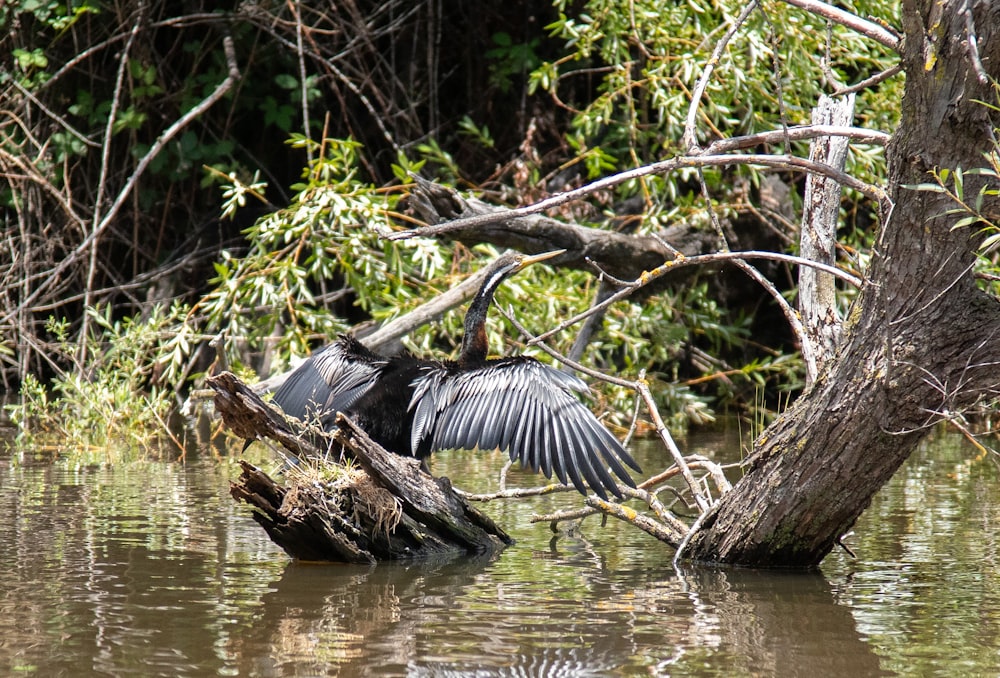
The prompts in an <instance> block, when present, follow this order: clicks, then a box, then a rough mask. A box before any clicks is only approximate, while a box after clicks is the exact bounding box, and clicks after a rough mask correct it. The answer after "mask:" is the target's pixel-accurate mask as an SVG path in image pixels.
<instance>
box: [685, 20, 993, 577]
mask: <svg viewBox="0 0 1000 678" xmlns="http://www.w3.org/2000/svg"><path fill="white" fill-rule="evenodd" d="M965 8H971V15H970V16H969V17H966V15H965V13H964V12H963V9H965ZM967 18H968V19H971V21H967ZM903 27H904V31H905V40H904V42H903V47H902V49H903V51H904V54H903V57H902V58H903V66H904V70H905V73H906V79H907V81H906V94H905V97H904V99H903V102H902V120H901V123H900V127H899V130H898V131H897V133H896V134H895V136H894V138H893V141H892V143H891V144H890V145H889V147H888V150H887V152H888V154H889V155H888V161H889V166H890V175H889V185H890V199H891V201H892V204H893V206H892V207H889V206H884V208H883V213H882V220H883V226H882V231H881V233H880V235H879V238H878V241H877V243H876V245H875V248H874V255H875V256H874V258H873V263H872V266H871V272H870V277H869V279H868V282H867V284H866V285H865V287H864V289H863V291H862V293H861V295H860V297H859V299H858V300H857V301H856V303H855V305H854V308H853V309H852V311H851V314H850V316H849V318H848V320H847V324H846V327H845V336H844V337H843V341H842V343H841V344H840V347H839V350H838V353H837V354H836V355H835V356H834V358H833V359H832V360H831V361H830V362H829V363H828V365H827V368H826V369H825V370H824V371H823V372H822V373H821V375H820V377H819V379H818V380H817V381H816V383H815V384H813V385H812V387H811V388H810V389H809V391H808V392H807V393H805V394H804V395H803V396H802V397H801V398H799V400H798V401H797V402H796V403H795V404H794V405H793V406H792V407H791V408H790V409H789V410H788V411H786V412H785V413H784V414H783V415H782V416H781V417H779V419H778V420H776V421H775V422H774V423H773V424H772V425H771V426H770V427H768V428H767V429H766V430H765V431H764V432H763V434H762V435H761V436H760V437H759V439H758V440H757V442H756V449H755V452H754V456H753V458H752V459H751V462H750V464H749V467H748V470H747V473H746V475H745V476H744V477H743V479H742V480H741V481H740V482H739V483H738V484H737V485H736V486H735V488H734V489H733V491H732V492H730V493H729V494H727V495H726V496H724V497H723V498H722V500H721V501H720V502H719V504H718V505H717V506H716V507H715V508H714V510H713V511H712V513H711V514H710V515H709V516H708V517H707V519H706V520H704V521H703V523H702V525H701V528H700V530H699V531H698V532H697V533H696V534H695V535H694V536H693V538H692V540H691V541H690V543H689V545H688V547H687V550H686V551H685V553H684V555H685V556H686V557H688V558H692V559H696V560H706V561H715V562H722V563H734V564H740V565H748V566H810V565H816V564H818V563H819V562H820V561H821V560H822V559H823V557H824V556H825V555H826V554H827V553H829V551H830V550H831V549H832V548H833V546H834V545H835V543H836V541H837V539H838V538H839V536H840V535H841V534H843V533H845V532H846V531H847V530H848V529H849V528H850V527H851V526H852V525H853V524H854V522H855V520H856V519H857V518H858V516H859V515H860V514H861V512H862V511H863V510H864V509H865V508H866V507H867V506H868V505H869V503H870V502H871V499H872V496H873V495H874V494H875V492H876V491H877V490H878V489H879V488H880V487H882V485H883V484H884V483H885V482H886V481H888V480H889V478H890V477H891V476H892V475H893V473H894V472H895V471H896V470H897V469H898V468H899V466H900V465H901V464H902V463H903V462H904V461H905V460H906V458H907V457H908V456H909V455H910V453H911V452H912V451H913V449H914V448H915V446H916V445H917V443H918V442H919V441H920V440H921V438H923V437H924V436H925V435H926V434H927V432H928V431H929V430H930V428H931V427H932V426H933V425H934V424H936V423H937V422H940V421H942V420H944V419H947V418H948V417H949V414H950V413H955V412H960V411H962V410H963V409H965V408H968V407H970V406H972V405H974V404H975V403H976V402H978V401H981V400H982V399H984V398H995V397H997V395H998V393H1000V367H998V366H1000V304H998V303H997V301H996V299H994V298H992V297H990V296H988V295H986V294H984V293H983V292H981V291H979V290H978V289H977V287H976V285H975V280H974V277H973V274H972V266H973V263H974V259H975V250H976V247H977V246H978V245H979V244H980V243H981V242H982V236H981V235H978V234H977V231H978V230H979V228H980V227H981V226H982V224H979V225H973V226H972V227H971V228H970V227H964V228H953V227H954V225H955V223H956V221H957V220H958V219H959V218H961V216H963V215H957V216H956V215H954V214H952V215H947V214H945V213H946V212H947V211H948V210H953V209H954V208H955V207H956V204H955V203H954V202H953V201H952V200H951V199H950V198H949V197H948V196H947V195H944V194H942V193H937V192H929V191H917V190H914V188H913V186H914V185H916V184H926V183H928V182H931V181H932V180H933V179H932V174H931V172H932V171H933V170H935V169H941V168H949V169H951V170H954V169H956V168H965V169H969V168H973V167H981V166H983V165H985V164H986V163H985V160H984V159H983V153H986V152H989V151H991V150H994V146H993V144H994V143H995V137H994V136H993V132H994V130H995V129H996V128H997V127H998V125H1000V115H998V113H997V111H996V110H995V109H991V108H990V107H989V106H987V105H984V104H983V103H979V102H987V103H989V102H993V103H995V102H996V91H995V90H994V89H993V88H992V86H990V85H989V84H987V81H986V78H985V77H981V75H982V70H981V69H983V68H985V71H986V72H987V73H988V74H989V75H990V76H991V77H993V78H998V77H1000V3H995V2H992V3H991V2H987V1H985V0H982V1H978V2H977V1H975V0H973V1H971V2H966V1H965V0H945V1H944V2H938V1H935V0H904V2H903ZM970 29H971V30H972V31H974V32H975V33H977V34H978V42H977V41H976V38H977V35H970ZM970 44H972V45H973V47H978V53H976V50H975V49H970ZM977 100H978V102H977ZM991 116H992V117H991ZM982 181H983V178H982V177H978V176H967V177H966V181H965V186H964V191H965V194H966V196H967V197H969V198H970V200H971V199H972V198H974V197H975V196H976V195H977V194H978V192H979V189H980V187H981V185H982ZM993 182H994V184H995V182H996V180H995V179H993ZM908 186H909V187H908ZM994 188H996V186H995V185H994ZM983 211H984V213H985V214H987V215H988V216H989V217H990V218H991V219H992V220H994V222H995V221H996V220H997V219H998V217H1000V204H998V199H997V197H996V196H995V195H993V196H987V197H986V199H985V202H984V205H983Z"/></svg>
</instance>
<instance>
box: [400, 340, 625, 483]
mask: <svg viewBox="0 0 1000 678" xmlns="http://www.w3.org/2000/svg"><path fill="white" fill-rule="evenodd" d="M413 385H414V387H415V388H414V393H413V397H412V399H411V401H410V409H411V410H412V411H413V427H412V429H411V440H410V442H411V445H412V451H413V454H414V455H415V456H424V455H426V454H428V453H430V452H433V451H435V450H442V449H450V448H461V449H473V448H475V447H478V448H480V449H483V450H492V449H496V448H500V449H501V450H504V451H506V452H508V454H510V458H511V459H512V460H518V461H520V462H521V464H522V465H523V466H526V467H529V468H531V469H532V470H534V471H541V472H542V473H543V474H544V475H545V477H547V478H551V477H552V474H553V473H554V474H555V475H556V476H557V477H558V478H559V480H560V481H561V482H562V483H563V484H568V482H572V483H573V485H574V487H576V489H577V490H579V491H580V492H581V493H582V494H586V493H587V490H586V487H585V486H584V480H586V482H587V484H588V485H590V487H591V489H593V491H594V492H595V493H597V495H598V496H600V497H602V498H605V499H606V498H607V494H606V492H605V490H608V491H610V492H611V493H612V494H614V495H615V496H618V497H620V496H621V492H620V490H619V489H618V484H617V482H616V481H615V479H614V478H613V477H612V475H611V473H609V471H608V467H609V466H610V468H611V471H612V472H613V473H614V474H615V475H617V476H618V477H619V478H620V479H621V481H622V482H623V483H625V484H627V485H629V486H631V487H635V483H634V482H633V481H632V478H631V477H630V476H629V474H628V471H627V470H626V469H625V465H628V466H630V467H632V468H633V469H635V470H636V471H639V470H641V469H640V468H639V466H638V464H636V462H635V460H634V459H632V457H631V456H630V455H629V454H628V452H626V451H625V449H624V448H623V447H622V445H621V443H619V442H618V439H617V438H615V437H614V436H613V435H612V434H611V432H610V431H608V430H607V429H606V428H605V427H604V426H603V425H602V424H601V423H600V422H599V421H597V418H596V417H594V415H593V413H591V411H590V410H588V409H587V408H586V407H585V406H584V405H583V403H581V402H580V401H579V400H577V398H576V396H575V395H574V394H573V392H574V391H576V392H581V393H582V392H586V391H587V385H586V384H585V383H584V382H583V381H581V380H580V379H578V378H577V377H575V376H573V375H570V374H566V373H565V372H560V371H559V370H556V369H553V368H551V367H548V366H547V365H544V364H542V363H540V362H538V361H537V360H534V359H533V358H526V357H515V358H506V359H503V360H496V361H490V362H488V363H486V364H485V365H484V366H483V367H481V368H476V369H472V370H462V369H460V368H457V367H452V366H448V365H440V366H432V367H428V368H426V369H425V370H424V372H423V374H421V376H420V377H418V378H417V379H416V381H415V382H414V384H413Z"/></svg>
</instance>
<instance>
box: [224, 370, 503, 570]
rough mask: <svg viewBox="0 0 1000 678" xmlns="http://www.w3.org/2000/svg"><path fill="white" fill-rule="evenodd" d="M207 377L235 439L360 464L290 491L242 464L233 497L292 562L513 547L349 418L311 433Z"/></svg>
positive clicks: (232, 384) (228, 381) (242, 391)
mask: <svg viewBox="0 0 1000 678" xmlns="http://www.w3.org/2000/svg"><path fill="white" fill-rule="evenodd" d="M208 383H209V385H210V386H211V387H212V388H213V389H214V390H215V392H216V395H215V407H216V410H217V411H218V412H219V413H220V414H221V415H222V418H223V421H224V422H225V423H226V425H227V426H228V427H229V428H230V429H231V430H232V431H233V432H234V433H236V435H238V436H240V437H242V438H245V439H248V440H254V439H257V438H271V439H272V440H275V441H277V442H278V443H280V444H281V445H282V446H284V447H285V448H286V449H287V450H288V451H289V452H291V455H292V456H293V457H294V458H297V459H302V460H305V461H303V464H313V465H315V464H316V463H322V464H339V462H335V461H322V462H316V461H315V460H317V459H324V458H327V457H332V458H334V459H339V458H342V457H343V458H347V459H351V460H353V461H352V463H350V464H347V465H340V467H339V468H338V469H336V470H337V473H335V474H333V475H335V477H336V478H337V479H336V480H330V481H323V482H319V481H316V480H310V481H306V480H303V481H302V482H296V483H292V484H291V485H290V486H289V487H285V486H282V485H280V484H278V483H277V482H275V481H274V480H273V479H272V478H271V477H269V476H268V475H267V474H266V473H264V472H263V471H261V470H260V469H259V468H256V467H255V466H253V465H252V464H249V463H247V462H246V461H241V462H240V464H241V465H242V467H243V473H242V475H241V476H240V478H239V480H237V481H236V482H234V483H232V484H231V487H230V493H231V494H232V496H233V498H234V499H236V500H237V501H244V502H246V503H247V504H249V505H250V506H251V507H253V508H254V513H253V517H254V519H255V520H256V521H257V522H258V523H259V524H260V525H261V526H262V527H263V528H264V530H265V531H266V532H267V534H268V536H269V537H270V538H271V540H272V541H273V542H274V543H275V544H277V545H278V546H280V547H281V548H282V549H284V550H285V552H286V553H288V555H290V556H291V557H292V558H296V559H298V560H312V561H315V560H318V561H334V562H346V563H375V562H378V561H380V560H399V559H410V558H424V557H432V556H442V555H448V554H459V553H470V552H471V553H493V552H497V551H500V550H502V549H503V548H505V547H506V546H508V545H510V544H512V543H513V540H512V539H511V538H510V537H509V536H508V535H507V534H506V533H505V532H504V531H503V530H502V529H501V528H500V527H498V526H497V525H496V524H495V523H494V522H493V521H492V520H491V519H490V518H489V517H488V516H486V515H485V514H483V513H481V512H480V511H478V510H476V509H475V508H473V507H471V506H469V505H468V504H467V503H466V502H465V500H464V499H462V498H461V497H459V496H458V495H457V494H456V493H455V492H454V491H453V490H452V488H451V483H450V482H449V481H448V479H447V478H433V477H432V476H430V475H429V474H427V473H425V472H424V471H423V470H422V469H421V468H420V464H419V462H417V460H415V459H411V458H406V457H401V456H399V455H396V454H393V453H391V452H387V451H386V450H384V449H383V448H382V447H381V446H379V445H378V444H377V443H375V442H374V441H372V440H371V438H369V437H368V436H367V435H366V434H365V432H364V431H362V430H361V429H360V428H358V427H357V425H356V424H354V422H352V421H351V420H350V419H347V418H345V417H343V416H341V417H338V426H339V428H338V430H337V432H336V433H335V434H333V435H330V434H325V433H322V432H319V431H310V430H308V429H307V427H305V426H304V425H301V424H299V423H298V422H296V421H293V420H286V419H285V418H284V417H283V416H282V415H281V414H279V413H278V412H277V411H276V410H274V409H273V408H271V407H270V406H269V405H267V404H266V403H264V402H263V401H262V400H261V399H260V397H259V396H258V395H257V394H256V393H254V391H253V390H252V389H251V388H250V387H249V386H247V385H246V384H244V383H243V382H242V381H240V380H239V379H238V378H237V377H236V376H235V375H233V374H231V373H229V372H223V373H222V374H219V375H216V376H214V377H212V378H210V379H209V380H208ZM326 450H329V451H330V452H331V454H326V452H325V451H326ZM291 475H298V474H291Z"/></svg>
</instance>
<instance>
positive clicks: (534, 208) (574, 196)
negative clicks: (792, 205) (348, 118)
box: [386, 125, 888, 240]
mask: <svg viewBox="0 0 1000 678" xmlns="http://www.w3.org/2000/svg"><path fill="white" fill-rule="evenodd" d="M822 127H827V128H828V129H826V130H824V131H823V132H822V133H821V132H819V131H817V130H816V129H810V130H809V131H808V132H809V133H808V134H805V133H803V134H802V136H801V137H800V138H802V139H807V138H812V137H814V136H821V135H822V136H831V135H832V134H831V132H834V131H839V132H841V134H842V135H845V136H849V135H847V134H845V130H844V128H836V130H831V129H829V128H830V127H831V126H826V125H823V126H822ZM848 129H852V128H848ZM789 132H791V130H789ZM767 134H768V135H769V138H770V135H780V136H779V137H777V138H785V132H784V130H781V131H778V132H769V133H767ZM753 136H754V137H757V138H759V137H760V136H761V135H753ZM866 136H867V138H868V139H869V140H873V139H876V138H881V137H880V136H878V134H876V133H870V132H866ZM886 138H888V137H886ZM747 139H749V138H741V140H740V141H739V143H748V141H747ZM728 141H729V142H730V143H733V144H735V143H737V140H728ZM717 148H718V147H716V146H715V145H714V144H713V145H712V146H710V147H709V148H708V149H707V150H706V153H705V154H703V155H693V156H692V155H685V156H680V157H678V158H671V159H670V160H662V161H660V162H655V163H652V164H650V165H644V166H642V167H637V168H635V169H631V170H626V171H624V172H619V173H618V174H612V175H611V176H608V177H605V178H603V179H599V180H597V181H594V182H592V183H590V184H587V185H586V186H582V187H580V188H576V189H573V190H570V191H565V192H563V193H558V194H556V195H553V196H552V197H550V198H546V199H545V200H540V201H539V202H536V203H534V204H532V205H526V206H524V207H518V208H516V209H512V210H509V211H504V212H498V213H495V214H478V215H475V216H472V217H466V218H462V219H455V220H452V221H448V222H445V223H442V224H435V225H431V226H424V227H421V228H417V229H407V230H404V231H397V232H395V233H389V234H387V235H386V238H388V239H389V240H406V239H408V238H416V237H418V236H421V237H428V236H437V235H442V234H444V233H450V232H452V231H459V230H463V229H469V228H480V227H483V226H487V225H491V224H498V223H502V222H504V221H507V220H508V219H514V218H517V217H526V216H530V215H533V214H539V213H541V212H545V211H547V210H550V209H552V208H553V207H559V206H560V205H564V204H566V203H569V202H573V201H575V200H579V199H581V198H584V197H586V196H588V195H591V194H593V193H597V192H599V191H604V190H607V189H609V188H614V187H615V186H618V185H619V184H623V183H625V182H626V181H631V180H633V179H638V178H641V177H646V176H650V175H654V174H664V173H666V172H672V171H675V170H679V169H686V168H694V167H722V166H726V165H760V166H763V167H773V168H776V169H786V170H797V171H805V172H812V173H814V174H820V175H822V176H825V177H828V178H830V179H833V180H834V181H837V182H839V183H841V184H843V185H845V186H848V187H850V188H853V189H854V190H856V191H858V192H859V193H862V194H864V195H866V196H868V197H869V198H871V199H873V200H875V201H877V202H878V203H879V204H884V203H885V202H886V200H887V196H886V193H885V191H884V190H882V189H881V188H879V187H877V186H873V185H871V184H867V183H865V182H863V181H860V180H858V179H855V178H854V177H852V176H850V175H849V174H845V173H844V172H841V171H839V170H836V169H834V168H832V167H829V166H828V165H824V164H822V163H816V162H812V161H810V160H806V159H804V158H798V157H795V156H791V155H766V154H746V155H714V154H713V153H714V151H716V150H717Z"/></svg>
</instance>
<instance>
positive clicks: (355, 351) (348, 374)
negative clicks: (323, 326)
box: [272, 250, 641, 500]
mask: <svg viewBox="0 0 1000 678" xmlns="http://www.w3.org/2000/svg"><path fill="white" fill-rule="evenodd" d="M563 252H565V250H554V251H550V252H544V253H541V254H535V255H525V254H523V253H520V252H517V251H515V250H509V251H507V252H505V253H504V254H502V255H500V256H499V257H497V258H496V259H495V260H494V261H493V262H492V263H491V264H490V265H489V267H488V269H487V271H486V274H485V277H484V282H483V283H482V285H481V287H480V288H479V290H478V292H477V293H476V296H475V297H474V298H473V300H472V303H471V304H470V305H469V309H468V311H467V312H466V315H465V323H464V334H463V336H462V345H461V349H460V351H459V354H458V357H457V359H455V360H433V359H422V358H418V357H416V356H414V355H413V354H411V353H409V352H403V353H401V354H398V355H393V356H383V355H380V354H378V353H375V352H374V351H371V350H369V349H368V348H366V347H365V345H364V344H362V343H361V341H359V340H358V339H357V338H355V337H354V336H352V335H350V334H341V335H339V337H338V338H337V339H336V340H335V341H334V342H333V343H331V344H328V345H327V346H325V347H323V348H321V349H320V350H318V351H316V352H315V353H314V354H313V355H312V356H311V357H310V358H308V359H306V360H305V361H304V362H303V363H302V364H301V365H299V366H298V367H297V368H296V369H295V370H294V371H293V372H292V373H291V374H290V375H289V376H288V378H287V379H286V380H285V381H284V382H283V383H282V384H281V385H280V386H279V387H278V388H277V389H276V390H275V392H274V396H273V398H272V402H273V403H275V404H277V405H278V406H279V407H280V408H281V409H282V410H283V411H284V413H285V414H286V415H288V416H291V417H295V418H297V419H300V420H303V421H311V422H313V423H318V424H319V425H320V426H322V427H323V428H324V429H325V430H327V431H332V430H334V429H335V428H336V417H337V414H338V413H343V414H344V415H346V416H348V417H350V418H351V419H353V420H354V421H355V422H356V423H357V424H358V426H360V427H361V429H362V430H364V431H365V432H366V433H367V434H368V436H369V437H370V438H372V440H374V441H375V442H377V443H379V444H380V445H381V446H382V447H383V448H385V449H386V450H388V451H390V452H394V453H396V454H400V455H403V456H412V457H416V458H417V459H420V460H421V462H422V464H423V466H424V469H425V470H426V468H427V467H426V459H427V457H428V456H429V455H430V454H431V453H432V452H435V451H439V450H445V449H466V450H475V449H479V450H484V451H485V450H494V449H499V450H501V451H503V452H507V453H508V455H509V457H510V459H511V461H512V462H513V461H515V460H516V461H519V462H520V464H521V466H522V467H527V468H530V469H531V470H532V471H535V472H541V473H542V474H543V475H544V476H545V477H546V478H549V479H551V478H552V477H553V474H554V475H555V476H556V477H557V478H558V479H559V481H560V482H561V483H562V484H563V485H569V484H570V483H572V485H573V487H574V488H575V489H576V490H577V491H578V492H580V493H581V494H583V495H585V496H586V495H587V494H588V491H587V486H588V485H589V487H590V489H591V490H593V492H594V493H595V494H597V495H598V496H599V497H601V498H602V499H605V500H606V499H607V498H608V494H607V493H608V492H610V493H611V494H613V495H615V496H616V497H618V498H621V497H622V492H621V489H620V487H619V484H618V482H617V481H616V480H615V477H614V476H617V478H618V479H619V480H620V481H621V482H622V483H624V484H625V485H627V486H629V487H632V488H634V487H635V482H634V481H633V480H632V477H631V476H630V475H629V472H628V470H627V469H626V468H625V467H626V466H627V467H629V468H632V469H633V470H635V471H637V472H640V473H641V468H640V467H639V465H638V464H637V463H636V461H635V460H634V459H633V458H632V456H631V455H629V453H628V452H627V451H626V450H625V448H624V447H623V446H622V444H621V443H620V442H619V441H618V439H617V438H616V437H615V436H614V435H613V434H612V433H611V432H610V431H609V430H608V429H607V428H606V427H605V426H604V425H603V424H602V423H601V422H600V421H598V419H597V417H595V416H594V414H593V413H592V412H591V411H590V410H589V409H588V408H587V407H586V406H585V405H584V404H583V403H582V402H581V401H580V400H579V399H578V398H577V396H576V394H577V393H587V392H588V391H589V389H588V387H587V384H586V383H585V382H584V381H583V380H582V379H580V378H579V377H577V376H575V375H572V374H569V373H567V372H563V371H560V370H557V369H555V368H554V367H551V366H549V365H546V364H544V363H542V362H540V361H539V360H537V359H535V358H533V357H530V356H525V355H514V356H508V357H502V358H490V357H488V349H489V346H488V341H487V337H486V317H487V312H488V310H489V307H490V305H491V303H492V301H493V296H494V294H495V292H496V290H497V288H498V287H499V286H500V285H501V283H503V281H504V280H506V279H507V278H509V277H510V276H512V275H514V274H515V273H517V272H519V271H522V270H524V269H525V268H526V267H528V266H530V265H531V264H534V263H537V262H540V261H544V260H547V259H550V258H552V257H556V256H558V255H560V254H562V253H563Z"/></svg>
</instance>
